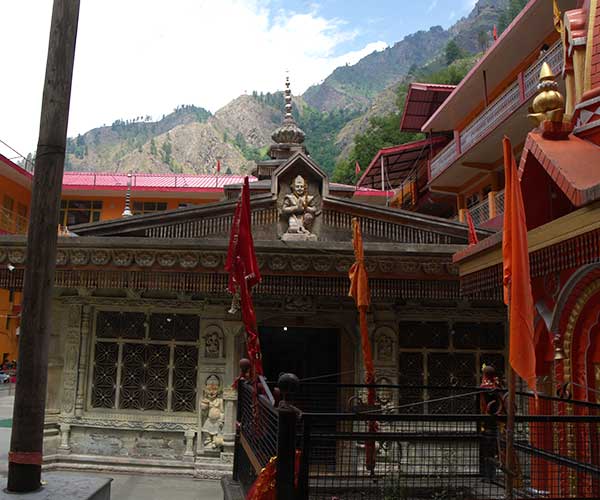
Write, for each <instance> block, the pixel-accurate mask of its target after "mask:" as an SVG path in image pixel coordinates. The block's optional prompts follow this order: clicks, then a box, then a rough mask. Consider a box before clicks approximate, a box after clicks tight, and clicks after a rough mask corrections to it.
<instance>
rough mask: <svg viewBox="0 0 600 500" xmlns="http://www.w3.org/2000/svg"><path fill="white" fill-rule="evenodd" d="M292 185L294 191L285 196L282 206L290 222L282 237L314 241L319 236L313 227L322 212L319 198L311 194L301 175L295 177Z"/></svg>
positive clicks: (286, 239)
mask: <svg viewBox="0 0 600 500" xmlns="http://www.w3.org/2000/svg"><path fill="white" fill-rule="evenodd" d="M290 187H291V190H292V192H291V193H289V194H287V195H285V196H284V198H283V205H282V207H281V215H282V217H283V218H284V219H287V223H288V228H287V231H286V232H285V233H284V234H283V235H282V237H281V239H282V240H284V241H289V240H294V241H307V240H308V241H314V240H316V239H317V236H316V235H315V234H313V233H312V227H313V224H314V221H315V218H316V217H318V216H319V215H320V214H321V210H320V207H319V203H318V198H317V197H316V196H312V195H310V194H309V192H308V185H307V183H306V180H305V179H304V177H302V176H301V175H298V176H297V177H295V178H294V180H293V181H292V184H291V186H290Z"/></svg>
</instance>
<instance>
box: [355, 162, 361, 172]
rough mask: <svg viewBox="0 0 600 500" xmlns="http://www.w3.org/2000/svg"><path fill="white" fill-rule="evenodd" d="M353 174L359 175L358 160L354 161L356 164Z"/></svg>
mask: <svg viewBox="0 0 600 500" xmlns="http://www.w3.org/2000/svg"><path fill="white" fill-rule="evenodd" d="M354 173H355V174H356V175H358V174H360V165H359V163H358V160H356V163H355V164H354Z"/></svg>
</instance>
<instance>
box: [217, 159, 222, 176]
mask: <svg viewBox="0 0 600 500" xmlns="http://www.w3.org/2000/svg"><path fill="white" fill-rule="evenodd" d="M220 173H221V160H217V174H220Z"/></svg>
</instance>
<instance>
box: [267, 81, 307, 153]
mask: <svg viewBox="0 0 600 500" xmlns="http://www.w3.org/2000/svg"><path fill="white" fill-rule="evenodd" d="M283 94H284V99H285V114H284V116H283V123H282V125H281V126H280V127H279V128H278V129H277V130H275V132H273V135H271V138H272V139H273V140H274V141H275V142H276V143H277V144H291V145H298V144H302V143H303V142H304V139H305V138H306V134H305V133H304V131H303V130H302V129H301V128H300V127H299V126H298V124H297V123H296V120H294V117H293V116H292V91H291V90H290V77H289V76H286V77H285V91H284V93H283Z"/></svg>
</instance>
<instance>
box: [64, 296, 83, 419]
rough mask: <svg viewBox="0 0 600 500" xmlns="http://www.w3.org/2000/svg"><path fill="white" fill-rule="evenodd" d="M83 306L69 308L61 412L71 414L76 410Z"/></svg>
mask: <svg viewBox="0 0 600 500" xmlns="http://www.w3.org/2000/svg"><path fill="white" fill-rule="evenodd" d="M80 323H81V306H78V305H72V306H69V309H68V322H67V332H66V338H65V347H64V364H63V382H62V398H61V402H62V404H61V413H63V414H67V415H70V414H72V413H73V412H74V411H75V400H76V397H77V372H78V365H79V345H80Z"/></svg>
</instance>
